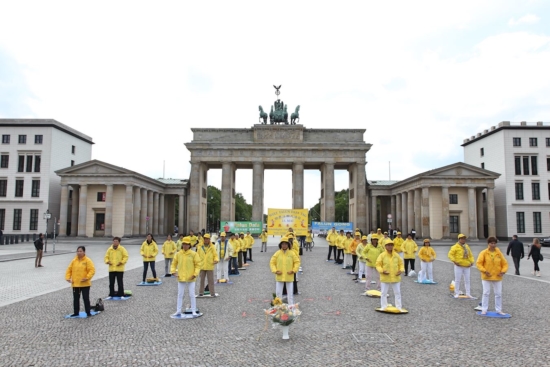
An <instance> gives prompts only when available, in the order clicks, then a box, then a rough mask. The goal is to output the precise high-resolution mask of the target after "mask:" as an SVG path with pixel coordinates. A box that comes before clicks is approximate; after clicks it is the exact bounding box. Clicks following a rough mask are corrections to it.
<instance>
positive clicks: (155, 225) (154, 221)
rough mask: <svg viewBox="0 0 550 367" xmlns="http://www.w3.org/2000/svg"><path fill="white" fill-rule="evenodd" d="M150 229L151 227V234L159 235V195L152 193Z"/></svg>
mask: <svg viewBox="0 0 550 367" xmlns="http://www.w3.org/2000/svg"><path fill="white" fill-rule="evenodd" d="M151 227H153V233H154V234H158V233H159V193H158V192H154V193H153V218H152V223H151Z"/></svg>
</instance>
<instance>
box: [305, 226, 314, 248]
mask: <svg viewBox="0 0 550 367" xmlns="http://www.w3.org/2000/svg"><path fill="white" fill-rule="evenodd" d="M312 243H313V232H312V231H311V229H310V230H308V231H307V234H306V251H309V252H311V244H312Z"/></svg>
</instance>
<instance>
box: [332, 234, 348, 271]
mask: <svg viewBox="0 0 550 367" xmlns="http://www.w3.org/2000/svg"><path fill="white" fill-rule="evenodd" d="M345 242H346V235H345V234H344V230H343V229H341V230H340V233H339V234H338V237H336V252H337V255H336V260H335V261H334V262H335V263H336V264H344V266H345V261H346V255H345V254H344V247H345ZM340 256H342V260H340Z"/></svg>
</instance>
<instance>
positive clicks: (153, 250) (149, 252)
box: [140, 241, 159, 263]
mask: <svg viewBox="0 0 550 367" xmlns="http://www.w3.org/2000/svg"><path fill="white" fill-rule="evenodd" d="M140 252H141V256H142V257H143V262H145V263H146V262H151V261H155V258H156V257H157V254H158V253H159V248H158V246H157V243H156V242H155V241H151V243H150V244H147V241H143V243H142V244H141V251H140ZM149 256H152V257H149Z"/></svg>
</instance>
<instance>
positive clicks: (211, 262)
mask: <svg viewBox="0 0 550 367" xmlns="http://www.w3.org/2000/svg"><path fill="white" fill-rule="evenodd" d="M203 239H204V243H203V244H202V245H201V246H200V247H199V248H197V253H198V254H199V259H200V261H201V270H200V273H199V275H200V279H201V282H200V285H199V296H203V295H204V278H207V279H208V291H209V292H210V296H211V297H216V292H215V290H214V266H216V264H218V262H219V258H218V253H217V251H216V247H215V246H214V245H213V244H211V243H210V235H209V234H208V233H207V234H205V235H204V236H203Z"/></svg>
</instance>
